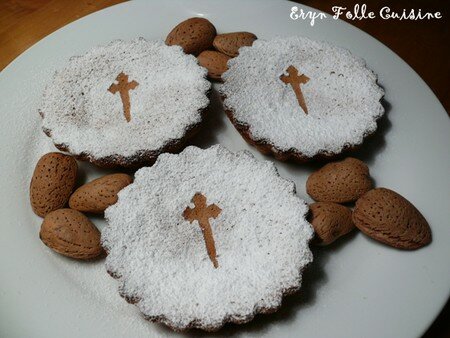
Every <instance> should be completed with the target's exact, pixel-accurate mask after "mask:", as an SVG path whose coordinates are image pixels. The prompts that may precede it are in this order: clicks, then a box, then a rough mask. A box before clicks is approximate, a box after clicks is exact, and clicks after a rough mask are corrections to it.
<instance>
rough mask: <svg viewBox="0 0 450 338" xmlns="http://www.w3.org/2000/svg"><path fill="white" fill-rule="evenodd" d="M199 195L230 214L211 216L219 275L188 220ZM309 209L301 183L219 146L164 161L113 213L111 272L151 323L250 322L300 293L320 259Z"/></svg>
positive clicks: (141, 175)
mask: <svg viewBox="0 0 450 338" xmlns="http://www.w3.org/2000/svg"><path fill="white" fill-rule="evenodd" d="M196 192H201V193H202V194H204V196H206V198H207V204H213V203H214V204H216V205H217V206H219V207H220V208H221V209H222V211H221V213H220V214H219V216H218V217H217V218H216V219H213V218H211V219H210V224H211V228H212V232H213V236H214V240H215V243H216V244H215V245H216V250H217V260H218V264H219V267H218V268H217V269H215V268H214V267H213V264H212V262H211V260H210V259H209V257H208V254H207V251H206V248H205V242H204V240H203V236H202V232H201V230H200V227H199V225H198V223H197V221H194V222H193V223H192V224H191V223H189V221H187V220H185V219H184V218H183V215H182V214H183V211H184V209H185V208H186V207H187V206H190V207H193V204H192V203H191V199H192V197H193V196H194V194H195V193H196ZM307 210H308V207H307V205H306V203H305V202H304V201H303V200H301V199H300V198H299V197H297V196H296V195H295V186H294V183H292V182H290V181H288V180H285V179H283V178H281V177H280V176H279V175H278V173H277V171H276V168H275V166H274V164H273V163H272V162H269V161H265V162H259V161H257V160H256V159H255V158H254V157H253V156H252V155H251V154H250V153H249V152H245V151H243V152H238V153H231V152H230V151H228V150H227V149H226V148H224V147H222V146H220V145H217V146H213V147H211V148H209V149H207V150H202V149H199V148H196V147H188V148H186V149H185V150H184V151H183V152H182V153H180V154H179V155H172V154H162V155H161V156H160V157H159V158H158V160H157V162H156V163H155V165H154V166H152V167H149V168H142V169H140V170H139V171H137V172H136V176H135V181H134V183H133V184H131V185H129V186H128V187H126V188H125V189H123V190H122V191H121V192H120V193H119V200H118V202H117V203H116V204H115V205H113V206H111V207H109V208H108V209H107V210H106V212H105V216H106V219H107V221H108V224H109V225H108V226H107V227H105V228H104V230H103V232H102V244H103V246H104V247H105V249H106V250H107V251H108V256H107V259H106V268H107V270H108V271H109V272H110V273H112V274H113V275H115V276H118V277H119V281H120V286H119V290H120V292H121V293H122V294H123V295H125V296H126V297H128V298H131V299H134V300H138V302H137V303H136V305H137V306H138V307H139V309H140V310H141V311H142V312H143V314H144V315H145V316H146V317H147V318H149V319H151V320H155V321H162V322H164V323H165V324H167V325H169V326H170V327H172V328H176V329H185V328H188V327H198V328H202V329H206V330H213V329H217V328H219V327H220V326H222V325H223V324H224V322H226V321H234V322H246V321H249V320H251V319H252V318H253V316H254V315H255V314H256V313H258V312H263V311H269V310H274V309H277V308H278V307H279V306H280V305H281V299H282V296H283V294H285V293H288V292H293V291H296V290H298V289H299V287H300V285H301V280H302V278H301V277H302V270H303V269H304V267H305V266H306V265H307V264H308V263H310V262H311V261H312V254H311V252H310V249H309V247H308V243H309V241H310V239H311V237H312V234H313V231H312V228H311V225H310V224H309V223H308V222H307V221H306V220H305V216H306V213H307Z"/></svg>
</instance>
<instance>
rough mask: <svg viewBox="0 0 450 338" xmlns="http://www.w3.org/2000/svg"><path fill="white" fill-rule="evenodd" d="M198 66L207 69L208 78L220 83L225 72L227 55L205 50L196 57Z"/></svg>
mask: <svg viewBox="0 0 450 338" xmlns="http://www.w3.org/2000/svg"><path fill="white" fill-rule="evenodd" d="M197 59H198V63H199V64H200V66H202V67H205V68H206V69H208V77H209V78H210V79H212V80H217V81H222V74H223V73H224V72H226V71H227V69H228V66H227V62H228V60H229V59H230V57H229V56H228V55H225V54H223V53H221V52H216V51H214V50H205V51H204V52H201V53H200V55H199V56H198V57H197Z"/></svg>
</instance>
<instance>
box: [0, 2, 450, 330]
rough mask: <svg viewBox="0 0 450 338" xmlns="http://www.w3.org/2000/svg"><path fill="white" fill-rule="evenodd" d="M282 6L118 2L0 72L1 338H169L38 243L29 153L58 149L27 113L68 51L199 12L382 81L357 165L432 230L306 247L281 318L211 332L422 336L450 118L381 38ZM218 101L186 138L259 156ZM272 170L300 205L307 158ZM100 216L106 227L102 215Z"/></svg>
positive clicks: (94, 267) (439, 282)
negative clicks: (299, 43)
mask: <svg viewBox="0 0 450 338" xmlns="http://www.w3.org/2000/svg"><path fill="white" fill-rule="evenodd" d="M291 6H292V4H291V3H288V2H266V1H253V2H243V1H239V0H233V1H230V0H228V1H223V2H218V1H214V2H213V1H193V0H192V1H184V0H183V1H181V0H179V1H171V2H169V1H160V2H152V3H147V2H132V3H125V4H121V5H118V6H114V7H111V8H108V9H106V10H103V11H100V12H97V13H95V14H93V15H90V16H88V17H86V18H83V19H81V20H78V21H76V22H74V23H72V24H70V25H68V26H66V27H64V28H63V29H60V30H59V31H57V32H55V33H53V34H51V35H50V36H48V37H47V38H45V39H43V40H42V41H40V42H39V43H37V44H36V45H35V46H33V47H32V48H30V49H29V50H28V51H27V52H25V53H24V54H22V55H21V56H20V57H19V58H17V59H16V60H15V61H14V62H13V63H12V64H11V65H10V66H8V67H7V68H6V69H5V70H4V71H2V72H1V74H0V93H1V94H0V95H1V96H0V111H1V114H2V123H1V125H0V130H1V133H0V140H1V141H0V142H1V163H0V173H1V176H0V187H1V189H2V193H1V194H0V205H1V216H2V228H1V235H0V267H1V277H0V304H1V305H0V336H2V337H123V336H132V337H141V336H142V337H156V336H175V335H177V334H174V333H172V332H171V331H169V330H168V329H166V328H165V327H163V326H161V325H157V324H153V323H149V322H146V321H144V320H143V319H141V317H140V316H139V313H138V311H137V309H136V308H135V307H133V306H132V305H128V304H127V303H126V302H125V301H124V300H122V299H121V298H120V297H119V295H118V293H117V292H116V286H117V285H116V282H115V281H114V280H113V279H112V278H110V277H109V276H108V275H107V274H106V272H105V271H104V268H103V264H102V262H98V263H80V262H76V261H72V260H69V259H65V258H64V257H61V256H59V255H57V254H55V253H53V252H52V251H50V250H49V249H47V248H46V247H45V246H44V245H43V244H42V243H41V241H40V240H39V238H38V231H39V226H40V222H41V219H39V218H38V217H36V216H35V215H34V214H33V213H32V211H31V208H30V206H29V201H28V184H29V180H30V175H31V173H32V170H33V167H34V164H35V161H36V160H37V158H38V157H39V156H40V155H41V154H43V153H44V152H46V151H48V150H53V149H54V148H53V147H52V146H51V144H50V142H49V140H48V139H47V138H46V137H45V136H44V134H43V133H42V132H41V130H40V125H39V117H38V114H37V107H38V104H39V100H40V95H41V92H42V90H43V88H44V85H45V83H46V82H47V81H49V79H50V77H51V75H52V73H53V71H54V70H55V69H57V68H58V67H61V66H62V65H63V64H64V62H65V61H66V60H67V59H68V58H69V57H70V56H72V55H76V54H80V53H83V52H84V51H86V50H87V49H89V48H91V47H92V46H95V45H97V44H102V43H106V42H108V41H110V40H112V39H117V38H125V39H127V38H133V37H137V36H144V37H146V38H164V37H165V36H166V34H167V33H168V32H169V31H170V29H171V28H172V27H173V26H174V25H175V24H176V23H178V22H180V21H182V20H184V19H186V18H188V17H191V16H195V15H201V16H205V17H207V18H209V19H211V21H212V22H213V23H214V24H215V25H216V27H218V29H219V31H221V32H229V31H237V30H248V31H251V32H254V33H256V34H257V35H258V36H259V37H261V38H270V37H273V36H275V35H294V34H302V35H306V36H308V37H311V38H314V39H323V40H328V41H331V42H333V43H335V44H337V45H340V46H343V47H346V48H348V49H350V50H351V51H352V52H353V53H354V54H356V55H359V56H361V57H363V58H365V59H366V60H367V62H368V64H369V66H370V67H371V68H372V69H373V70H374V71H375V72H376V73H377V74H378V75H379V82H380V84H381V85H382V86H383V87H384V88H385V89H386V97H385V99H386V103H385V105H386V108H387V117H386V118H384V119H383V120H382V121H381V122H380V129H379V131H378V132H377V134H376V136H375V137H374V138H372V139H370V140H367V141H366V142H365V144H364V148H363V151H361V152H359V153H358V156H359V157H360V158H362V159H364V160H366V161H367V163H368V164H369V166H370V170H371V173H372V176H373V177H374V179H375V181H376V184H377V185H378V186H385V187H389V188H392V189H394V190H396V191H398V192H399V193H401V194H402V195H404V196H406V197H407V198H408V199H409V200H410V201H411V202H412V203H413V204H414V205H416V206H417V207H418V209H419V210H420V211H421V212H422V213H423V215H424V216H425V217H426V218H427V220H428V221H429V223H430V225H431V228H432V230H433V242H432V244H431V245H430V246H428V247H426V248H423V249H421V250H418V251H414V252H404V251H399V250H394V249H391V248H388V247H386V246H383V245H380V244H378V243H376V242H374V241H372V240H369V239H367V237H365V236H363V235H362V234H360V233H356V234H355V235H353V236H350V238H348V239H347V240H342V241H341V243H340V244H339V245H337V246H334V247H332V248H327V249H321V250H315V251H316V255H315V262H314V263H313V265H312V266H311V269H310V270H309V271H308V273H307V275H306V279H305V282H304V287H303V290H302V292H301V293H300V294H298V295H296V296H294V297H290V298H288V299H287V300H286V302H285V304H284V306H283V307H282V309H281V311H280V312H279V313H277V314H274V315H266V316H258V318H257V319H256V320H255V321H253V322H252V323H250V324H248V325H244V326H236V325H233V326H228V327H226V328H225V329H224V330H223V331H221V332H220V333H219V335H220V334H221V335H223V336H228V335H230V334H235V335H236V336H242V337H260V336H271V337H293V336H302V337H344V336H345V337H397V338H398V337H413V336H418V335H420V334H421V333H423V332H424V330H426V328H427V326H428V325H429V324H430V323H431V322H432V320H433V319H434V318H435V316H436V315H437V313H438V312H439V311H440V309H441V308H442V306H443V304H444V303H445V301H446V299H447V297H448V294H449V286H450V265H449V264H448V258H449V257H450V224H449V216H450V215H449V211H448V210H449V207H450V206H449V204H448V203H449V192H450V180H449V178H448V174H449V173H450V156H449V150H448V149H449V146H450V120H449V118H448V116H447V114H446V112H445V111H444V109H443V107H442V106H441V104H440V103H439V102H438V100H437V99H436V97H435V96H434V95H433V93H432V92H431V90H430V89H429V88H428V87H427V85H426V84H425V83H424V82H423V81H422V80H421V79H420V78H419V77H418V76H417V74H416V73H415V72H414V71H413V70H412V69H411V68H410V67H409V66H408V65H407V64H406V63H405V62H403V61H402V60H401V59H400V58H399V57H398V56H396V55H395V54H394V53H393V52H392V51H390V50H389V49H388V48H386V47H385V46H383V45H382V44H381V43H380V42H378V41H376V40H375V39H373V38H371V37H370V36H369V35H367V34H365V33H363V32H361V31H359V30H358V29H356V28H354V27H352V26H350V25H348V24H346V23H344V22H340V21H334V20H326V21H319V22H316V25H315V26H314V27H311V26H309V24H308V23H307V22H303V21H301V20H298V21H292V20H290V18H289V13H290V8H291ZM306 9H307V8H306ZM412 52H415V53H418V52H426V51H412ZM214 106H215V109H214V111H213V113H212V114H211V115H212V117H211V118H210V119H209V121H208V123H209V127H208V128H205V130H204V131H203V132H202V133H201V134H200V136H199V137H198V138H197V141H196V143H197V144H200V145H202V146H207V145H209V144H214V143H217V142H220V143H222V144H224V145H225V146H227V147H229V148H231V149H232V150H239V149H249V150H251V151H252V152H253V153H255V154H256V155H257V156H258V157H259V158H263V156H261V155H259V154H257V152H256V151H255V150H254V149H253V148H250V147H248V146H247V145H246V144H245V143H244V142H243V141H242V139H241V137H240V136H239V134H238V133H237V132H236V131H235V129H234V128H233V127H232V126H231V124H230V122H229V121H228V120H227V119H226V118H225V116H224V113H223V112H222V110H221V108H220V105H219V104H218V103H217V101H216V102H215V103H214ZM276 164H277V166H278V168H279V170H280V173H281V175H282V176H285V177H289V178H291V179H293V180H294V181H295V182H296V184H297V188H298V194H299V195H300V196H302V197H304V198H305V199H308V197H307V196H306V194H305V179H306V177H307V174H308V173H309V172H311V170H312V169H313V166H311V165H294V164H283V163H280V162H276ZM83 168H84V170H86V172H87V178H91V177H94V176H96V175H99V174H100V173H101V172H100V171H99V170H97V169H95V168H92V166H90V165H86V164H85V165H83ZM308 200H309V199H308ZM96 223H97V224H98V225H99V227H102V226H103V225H104V224H103V223H102V221H101V220H100V218H99V219H97V220H96ZM191 334H198V332H194V333H191Z"/></svg>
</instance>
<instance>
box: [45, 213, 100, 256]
mask: <svg viewBox="0 0 450 338" xmlns="http://www.w3.org/2000/svg"><path fill="white" fill-rule="evenodd" d="M39 237H40V238H41V240H42V242H44V244H45V245H47V246H48V247H49V248H50V249H52V250H54V251H56V252H57V253H59V254H61V255H64V256H67V257H70V258H75V259H81V260H87V259H93V258H96V257H98V256H100V255H102V254H103V252H104V251H103V248H102V246H101V245H100V232H99V231H98V229H97V228H96V227H95V225H94V224H93V223H92V222H91V221H90V220H89V218H87V217H86V216H85V215H83V214H82V213H81V212H79V211H76V210H72V209H59V210H55V211H52V212H51V213H49V214H48V215H47V216H45V218H44V221H43V222H42V225H41V231H40V232H39Z"/></svg>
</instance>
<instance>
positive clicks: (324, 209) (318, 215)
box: [309, 202, 355, 245]
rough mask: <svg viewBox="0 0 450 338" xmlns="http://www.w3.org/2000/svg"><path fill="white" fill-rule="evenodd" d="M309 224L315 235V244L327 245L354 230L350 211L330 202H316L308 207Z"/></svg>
mask: <svg viewBox="0 0 450 338" xmlns="http://www.w3.org/2000/svg"><path fill="white" fill-rule="evenodd" d="M309 222H310V223H311V225H312V226H313V228H314V231H315V233H316V237H315V244H317V245H328V244H331V243H333V242H334V241H335V240H337V239H338V238H339V237H341V236H344V235H346V234H348V233H349V232H350V231H352V230H353V229H354V228H355V225H354V224H353V221H352V211H351V210H350V209H349V208H347V207H344V206H343V205H340V204H336V203H331V202H316V203H312V204H310V206H309Z"/></svg>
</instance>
